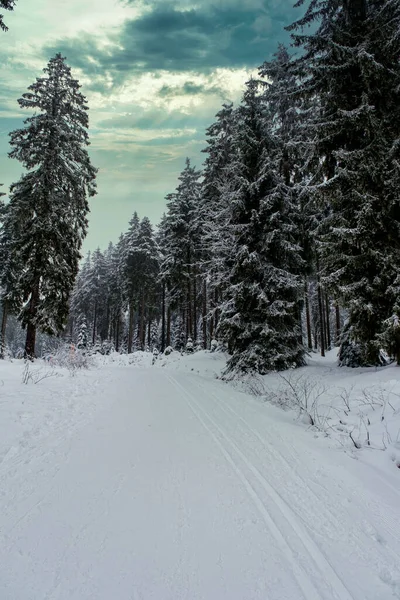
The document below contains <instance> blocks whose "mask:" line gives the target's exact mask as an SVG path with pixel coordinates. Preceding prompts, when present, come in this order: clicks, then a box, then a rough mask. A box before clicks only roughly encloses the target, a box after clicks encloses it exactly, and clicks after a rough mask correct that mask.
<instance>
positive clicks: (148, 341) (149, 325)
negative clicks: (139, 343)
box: [147, 315, 151, 350]
mask: <svg viewBox="0 0 400 600" xmlns="http://www.w3.org/2000/svg"><path fill="white" fill-rule="evenodd" d="M147 345H148V347H149V349H150V350H151V317H150V315H149V322H148V324H147Z"/></svg>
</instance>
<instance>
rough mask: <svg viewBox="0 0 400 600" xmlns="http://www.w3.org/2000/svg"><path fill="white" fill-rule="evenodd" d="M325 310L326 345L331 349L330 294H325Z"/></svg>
mask: <svg viewBox="0 0 400 600" xmlns="http://www.w3.org/2000/svg"><path fill="white" fill-rule="evenodd" d="M325 311H326V330H325V331H326V346H327V349H328V350H330V349H331V326H330V323H329V315H330V306H329V298H328V294H325Z"/></svg>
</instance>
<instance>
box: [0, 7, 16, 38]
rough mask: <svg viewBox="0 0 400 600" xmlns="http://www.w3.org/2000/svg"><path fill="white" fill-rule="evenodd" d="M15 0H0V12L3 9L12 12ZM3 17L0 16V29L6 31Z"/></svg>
mask: <svg viewBox="0 0 400 600" xmlns="http://www.w3.org/2000/svg"><path fill="white" fill-rule="evenodd" d="M16 3H17V0H0V10H1V9H2V8H4V9H5V10H14V6H15V5H16ZM3 17H4V15H1V14H0V29H2V30H3V31H8V27H7V26H6V24H5V23H4V21H3Z"/></svg>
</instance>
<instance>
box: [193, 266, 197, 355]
mask: <svg viewBox="0 0 400 600" xmlns="http://www.w3.org/2000/svg"><path fill="white" fill-rule="evenodd" d="M193 342H194V343H195V344H196V343H197V276H196V270H195V272H194V277H193Z"/></svg>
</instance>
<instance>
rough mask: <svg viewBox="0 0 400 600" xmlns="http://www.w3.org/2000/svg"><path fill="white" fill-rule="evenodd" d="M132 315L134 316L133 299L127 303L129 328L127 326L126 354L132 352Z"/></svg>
mask: <svg viewBox="0 0 400 600" xmlns="http://www.w3.org/2000/svg"><path fill="white" fill-rule="evenodd" d="M133 316H134V308H133V301H131V302H130V303H129V328H128V354H131V352H132V344H133Z"/></svg>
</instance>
